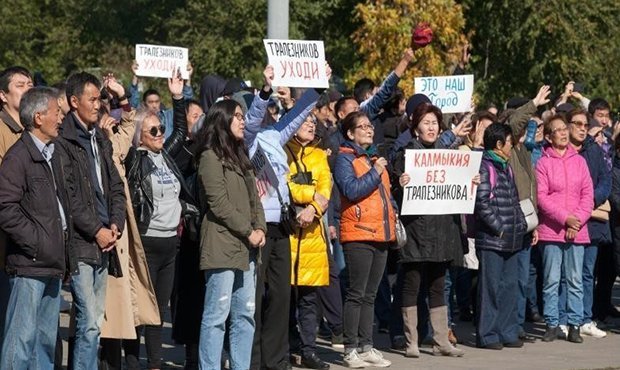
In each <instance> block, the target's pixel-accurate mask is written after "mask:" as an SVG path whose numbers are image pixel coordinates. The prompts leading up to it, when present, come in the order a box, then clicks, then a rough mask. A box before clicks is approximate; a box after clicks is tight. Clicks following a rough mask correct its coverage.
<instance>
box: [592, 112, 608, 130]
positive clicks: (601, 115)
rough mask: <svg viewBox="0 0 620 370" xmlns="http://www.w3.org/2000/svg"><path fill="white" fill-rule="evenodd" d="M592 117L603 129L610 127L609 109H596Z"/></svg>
mask: <svg viewBox="0 0 620 370" xmlns="http://www.w3.org/2000/svg"><path fill="white" fill-rule="evenodd" d="M593 117H594V119H595V120H597V121H598V123H600V124H601V126H603V127H608V126H610V125H611V118H610V117H609V109H597V110H595V111H594V115H593Z"/></svg>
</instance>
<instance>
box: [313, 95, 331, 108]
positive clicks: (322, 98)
mask: <svg viewBox="0 0 620 370" xmlns="http://www.w3.org/2000/svg"><path fill="white" fill-rule="evenodd" d="M329 103H330V101H329V92H328V91H325V92H323V93H322V94H321V95H319V99H318V100H317V101H316V109H321V108H323V107H324V106H326V105H329Z"/></svg>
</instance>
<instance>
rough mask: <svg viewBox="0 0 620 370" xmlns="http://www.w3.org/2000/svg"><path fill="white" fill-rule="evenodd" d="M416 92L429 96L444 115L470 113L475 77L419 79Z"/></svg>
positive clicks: (456, 76)
mask: <svg viewBox="0 0 620 370" xmlns="http://www.w3.org/2000/svg"><path fill="white" fill-rule="evenodd" d="M415 92H416V94H424V95H426V96H428V98H429V99H430V100H431V103H433V105H435V106H437V107H439V109H441V111H442V112H443V113H461V112H469V111H470V110H471V96H472V94H473V92H474V75H454V76H435V77H417V78H416V79H415Z"/></svg>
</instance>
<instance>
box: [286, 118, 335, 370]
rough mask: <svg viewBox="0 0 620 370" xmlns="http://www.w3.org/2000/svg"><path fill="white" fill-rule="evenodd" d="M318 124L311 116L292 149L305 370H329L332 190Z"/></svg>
mask: <svg viewBox="0 0 620 370" xmlns="http://www.w3.org/2000/svg"><path fill="white" fill-rule="evenodd" d="M316 125H317V121H316V118H315V117H314V115H312V114H311V115H309V116H308V118H306V121H305V122H304V123H303V124H302V125H301V127H300V128H299V130H297V133H296V134H295V136H294V137H293V139H292V140H291V141H289V142H288V143H287V144H286V154H287V156H288V165H289V169H290V173H289V175H288V185H289V188H290V190H291V198H292V202H293V204H294V205H295V207H296V209H297V220H298V227H297V229H296V230H295V233H294V234H293V235H291V237H290V240H291V263H292V268H291V285H293V287H294V289H295V290H294V292H293V293H296V294H293V295H292V296H293V298H294V299H295V300H296V301H295V302H296V305H295V306H296V308H297V323H298V325H299V331H300V337H301V361H302V365H303V366H304V367H306V368H311V369H328V368H329V365H328V364H327V363H325V362H324V361H322V360H321V359H320V358H319V357H318V356H317V355H316V333H317V322H318V321H317V305H318V294H317V289H316V288H317V287H319V286H326V285H329V264H328V259H327V258H328V257H327V253H328V251H327V248H328V245H329V244H328V241H327V237H326V235H327V234H326V225H324V224H323V222H322V219H323V217H322V216H323V214H324V213H325V212H327V206H328V203H329V196H330V194H331V189H332V180H331V172H330V170H329V165H328V164H327V154H326V153H325V151H323V149H321V148H319V147H318V146H317V145H316V144H317V143H316V142H315V132H316ZM295 306H293V305H292V308H293V307H295Z"/></svg>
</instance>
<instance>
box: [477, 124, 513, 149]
mask: <svg viewBox="0 0 620 370" xmlns="http://www.w3.org/2000/svg"><path fill="white" fill-rule="evenodd" d="M510 135H512V130H511V129H510V126H508V125H505V124H503V123H499V122H494V123H492V124H491V125H489V127H487V129H486V130H484V138H483V141H484V150H493V149H495V146H496V145H497V142H498V141H499V142H500V143H501V144H502V145H505V144H506V140H508V136H510Z"/></svg>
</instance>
